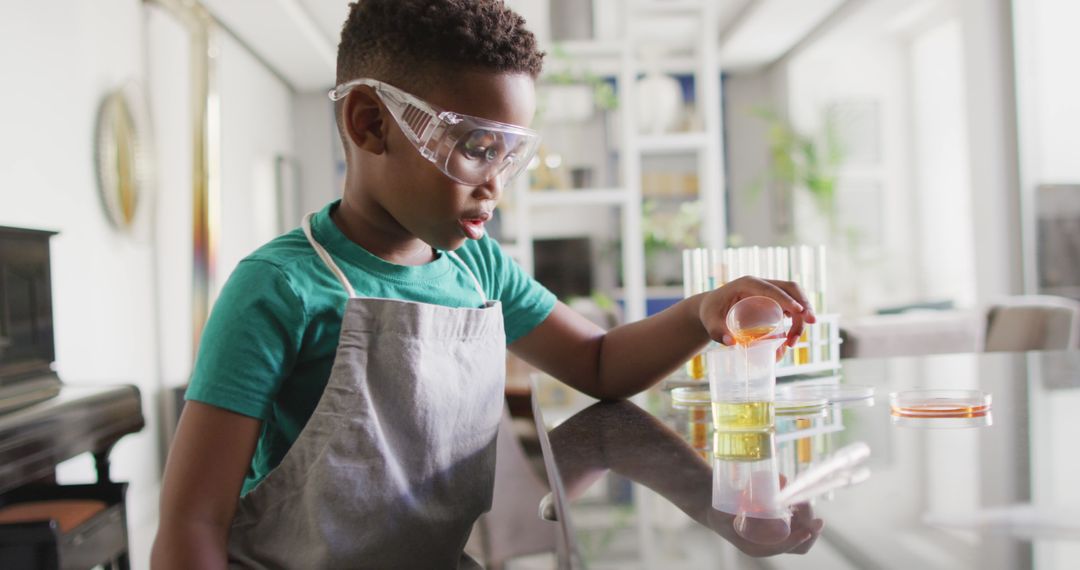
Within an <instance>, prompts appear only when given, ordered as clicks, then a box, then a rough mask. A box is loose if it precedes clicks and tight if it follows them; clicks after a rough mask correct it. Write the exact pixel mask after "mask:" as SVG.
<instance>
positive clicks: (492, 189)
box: [473, 176, 503, 201]
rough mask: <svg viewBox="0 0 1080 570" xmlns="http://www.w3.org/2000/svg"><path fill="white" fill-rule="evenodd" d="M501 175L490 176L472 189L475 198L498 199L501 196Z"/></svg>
mask: <svg viewBox="0 0 1080 570" xmlns="http://www.w3.org/2000/svg"><path fill="white" fill-rule="evenodd" d="M501 179H502V177H501V176H492V177H491V180H488V181H487V182H485V183H483V184H481V185H479V186H477V187H476V189H475V190H474V191H473V193H474V194H475V195H476V197H477V198H480V199H483V200H494V201H498V200H499V198H501V197H502V193H503V183H502V180H501Z"/></svg>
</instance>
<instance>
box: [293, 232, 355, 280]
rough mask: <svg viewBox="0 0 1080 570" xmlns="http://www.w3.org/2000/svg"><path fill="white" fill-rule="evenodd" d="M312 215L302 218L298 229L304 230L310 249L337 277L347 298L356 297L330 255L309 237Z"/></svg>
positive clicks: (312, 237) (313, 237) (311, 236)
mask: <svg viewBox="0 0 1080 570" xmlns="http://www.w3.org/2000/svg"><path fill="white" fill-rule="evenodd" d="M313 215H314V214H308V215H306V216H304V219H303V221H301V222H300V227H302V228H303V229H304V235H305V236H307V240H308V243H310V244H311V248H312V249H314V250H315V253H317V254H318V255H319V258H320V259H322V260H323V263H325V264H326V266H327V267H329V268H330V272H331V273H333V274H334V277H337V279H338V281H340V282H341V285H342V286H343V287H345V292H346V293H348V295H349V298H350V299H352V298H353V297H356V290H355V289H353V286H352V283H349V280H348V278H346V277H345V273H344V272H342V271H341V268H340V267H338V265H337V264H336V263H334V259H333V258H331V257H330V253H329V252H327V251H326V248H324V247H323V246H322V245H321V244H320V243H319V242H317V241H315V236H313V235H311V216H313Z"/></svg>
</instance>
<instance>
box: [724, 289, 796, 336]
mask: <svg viewBox="0 0 1080 570" xmlns="http://www.w3.org/2000/svg"><path fill="white" fill-rule="evenodd" d="M726 321H727V327H728V330H729V331H731V336H732V338H734V339H735V342H736V344H741V345H750V344H753V343H755V342H757V341H758V340H760V339H767V338H770V337H773V336H777V334H778V333H779V332H780V329H781V328H783V326H784V310H783V309H781V308H780V303H777V302H776V301H773V300H772V299H770V298H768V297H761V296H755V297H747V298H745V299H742V300H740V301H739V302H737V303H735V304H734V305H732V306H731V309H730V310H728V313H727V317H726Z"/></svg>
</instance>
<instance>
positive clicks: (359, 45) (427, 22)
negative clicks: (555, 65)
mask: <svg viewBox="0 0 1080 570" xmlns="http://www.w3.org/2000/svg"><path fill="white" fill-rule="evenodd" d="M543 58H544V54H543V52H541V51H539V50H538V49H537V46H536V37H535V36H533V34H532V32H530V31H529V30H528V29H526V28H525V19H524V18H522V17H521V16H519V15H518V14H517V13H515V12H514V11H513V10H511V9H510V8H508V7H507V6H506V5H505V4H504V3H503V2H502V0H358V1H357V2H353V3H352V4H350V5H349V17H348V19H347V20H346V21H345V25H344V26H343V27H342V29H341V43H340V44H339V45H338V55H337V84H338V85H340V84H342V83H344V82H346V81H349V80H352V79H356V78H359V77H370V78H373V79H378V80H381V81H386V82H388V83H391V84H393V85H396V86H398V87H400V88H402V89H405V90H412V91H413V92H414V93H416V94H417V95H422V93H423V92H425V91H426V90H427V89H429V88H430V87H431V86H432V84H433V83H435V82H439V81H440V80H443V79H447V78H451V77H453V75H454V74H456V73H459V72H461V71H472V70H477V71H494V72H502V73H525V74H528V75H530V76H532V77H533V78H534V79H535V78H536V77H537V75H539V74H540V70H541V67H542V66H543Z"/></svg>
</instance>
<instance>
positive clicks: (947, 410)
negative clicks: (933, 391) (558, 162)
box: [892, 402, 990, 418]
mask: <svg viewBox="0 0 1080 570" xmlns="http://www.w3.org/2000/svg"><path fill="white" fill-rule="evenodd" d="M989 411H990V406H987V405H985V404H980V405H977V406H964V405H956V404H935V403H932V402H930V403H925V404H914V405H911V406H893V407H892V413H893V415H897V416H904V417H912V418H978V417H982V416H985V415H986V413H987V412H989Z"/></svg>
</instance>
